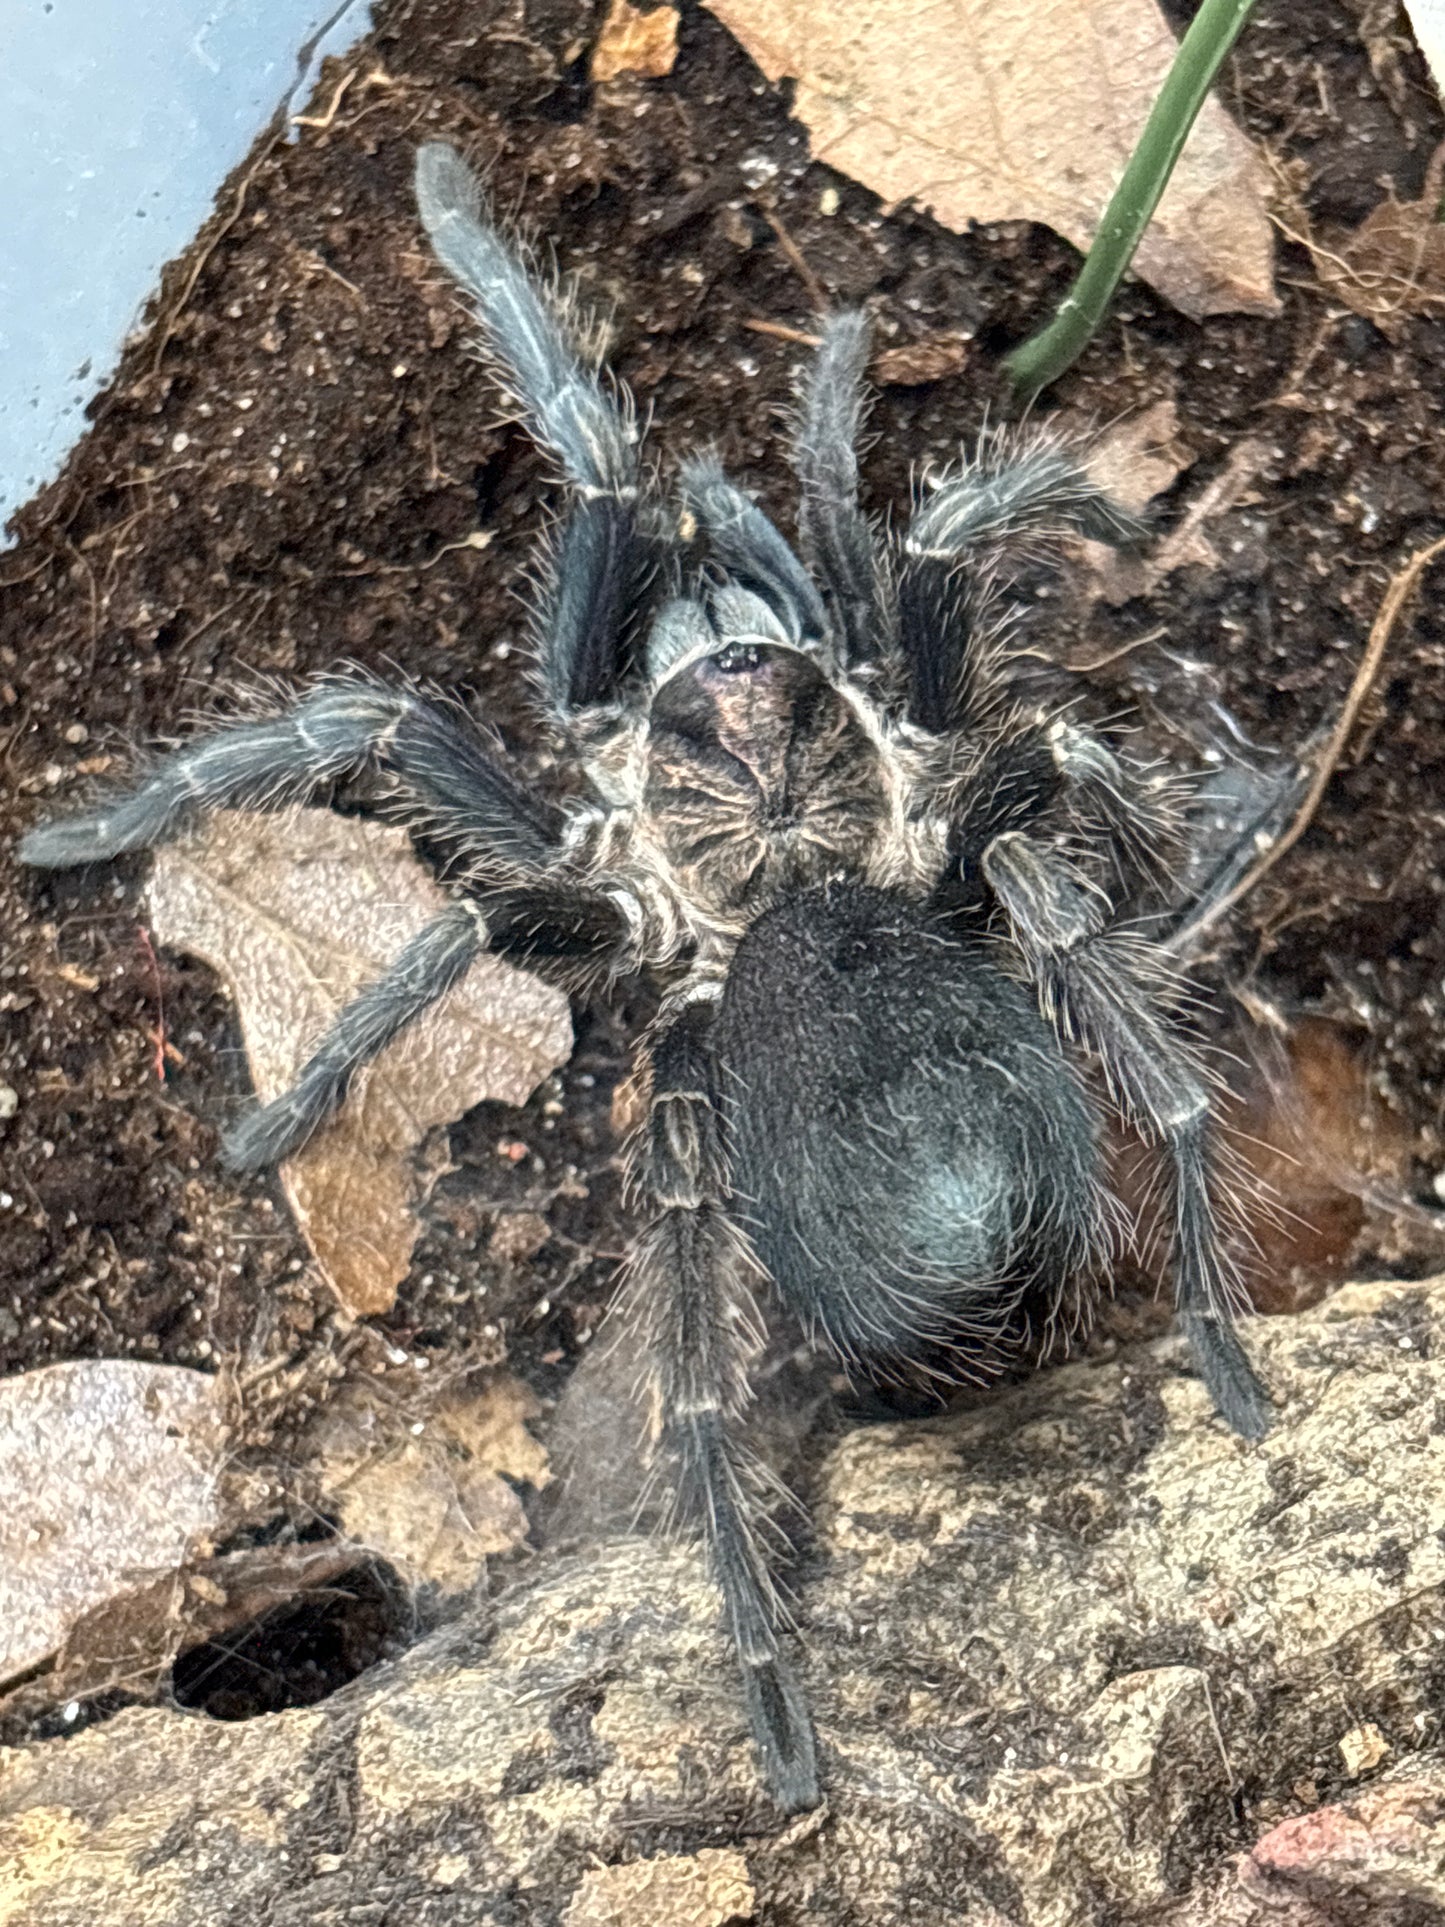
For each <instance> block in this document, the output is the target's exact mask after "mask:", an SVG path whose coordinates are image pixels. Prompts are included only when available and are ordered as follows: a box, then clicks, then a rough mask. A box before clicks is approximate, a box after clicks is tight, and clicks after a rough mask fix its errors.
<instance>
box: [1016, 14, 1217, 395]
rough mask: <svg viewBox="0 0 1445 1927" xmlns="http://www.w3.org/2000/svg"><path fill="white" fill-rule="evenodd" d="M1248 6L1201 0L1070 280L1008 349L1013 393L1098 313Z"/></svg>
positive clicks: (1054, 369) (1054, 363) (1074, 341)
mask: <svg viewBox="0 0 1445 1927" xmlns="http://www.w3.org/2000/svg"><path fill="white" fill-rule="evenodd" d="M1253 6H1254V0H1202V4H1201V6H1200V8H1199V11H1198V13H1196V14H1195V16H1194V18H1193V20H1192V21H1191V22H1190V24H1189V31H1188V32H1187V33H1186V34H1185V36H1184V38H1183V40H1181V41H1180V43H1179V51H1178V53H1177V54H1175V56H1174V64H1173V66H1172V67H1170V69H1169V73H1168V75H1167V77H1166V78H1165V81H1164V85H1163V86H1162V87H1161V88H1160V90H1159V98H1158V99H1157V100H1156V101H1155V103H1154V106H1153V108H1152V110H1151V112H1150V115H1149V118H1148V120H1147V121H1146V122H1145V124H1144V132H1143V133H1142V134H1141V135H1140V136H1139V144H1138V146H1137V147H1136V148H1135V149H1134V152H1133V153H1132V154H1131V155H1130V157H1129V165H1128V166H1127V167H1126V168H1125V169H1124V178H1123V179H1122V180H1121V181H1120V183H1119V185H1118V187H1117V188H1116V189H1115V190H1114V197H1113V199H1112V200H1111V201H1110V202H1109V205H1108V207H1107V208H1106V210H1105V212H1104V218H1103V220H1102V221H1101V222H1100V223H1099V231H1098V233H1097V234H1096V235H1095V236H1094V244H1093V246H1092V247H1091V248H1090V249H1089V254H1088V258H1087V260H1086V261H1085V262H1084V265H1083V267H1082V268H1081V269H1080V270H1079V274H1078V278H1077V280H1076V281H1075V282H1074V285H1073V287H1072V288H1071V289H1070V290H1069V292H1068V294H1067V295H1066V296H1065V298H1064V300H1063V301H1062V302H1061V303H1060V304H1059V311H1058V313H1057V314H1056V315H1055V316H1054V318H1053V320H1052V321H1051V322H1050V323H1049V325H1048V327H1047V328H1043V329H1041V330H1040V332H1039V333H1038V334H1036V335H1031V336H1030V337H1029V339H1028V340H1027V341H1026V342H1024V344H1023V346H1022V347H1020V348H1015V350H1014V351H1013V353H1012V354H1011V355H1010V356H1009V357H1008V359H1007V360H1006V361H1005V363H1004V366H1005V368H1007V370H1008V373H1009V376H1010V378H1011V380H1012V381H1013V384H1014V388H1015V389H1016V390H1017V392H1018V393H1020V394H1022V395H1036V394H1037V393H1038V392H1039V390H1040V389H1041V388H1047V387H1048V385H1049V383H1050V382H1051V381H1057V380H1058V378H1059V376H1060V375H1061V374H1063V372H1064V370H1065V369H1066V368H1068V367H1069V366H1070V365H1071V364H1072V362H1073V361H1074V360H1075V359H1076V357H1077V356H1078V355H1079V353H1080V352H1081V351H1082V349H1083V347H1084V344H1085V342H1087V341H1088V339H1089V337H1090V336H1091V335H1092V334H1093V332H1094V330H1095V329H1096V328H1097V327H1098V325H1099V323H1100V322H1101V321H1102V320H1103V318H1104V311H1105V309H1106V308H1107V307H1108V305H1109V302H1110V301H1111V299H1112V298H1113V294H1114V290H1115V289H1116V288H1117V287H1118V285H1119V282H1120V280H1121V279H1122V278H1123V274H1124V271H1125V269H1126V268H1127V267H1128V265H1129V263H1130V262H1131V261H1132V260H1133V258H1134V250H1135V249H1136V248H1137V247H1138V245H1139V243H1140V241H1141V240H1142V239H1143V236H1144V230H1145V229H1146V228H1147V227H1148V225H1149V223H1150V221H1151V220H1152V219H1153V218H1154V210H1155V208H1156V207H1158V205H1159V197H1160V195H1161V194H1162V193H1163V192H1164V189H1165V188H1166V187H1167V186H1168V184H1169V176H1170V175H1171V174H1172V173H1173V172H1174V165H1175V162H1176V161H1177V160H1178V159H1179V155H1180V152H1181V151H1182V149H1183V146H1184V143H1185V141H1186V140H1188V138H1189V130H1190V128H1191V127H1193V125H1194V121H1195V117H1196V116H1197V115H1198V113H1199V110H1200V108H1201V107H1202V106H1203V105H1204V100H1205V96H1206V95H1207V94H1208V92H1209V90H1210V88H1211V87H1212V86H1213V85H1214V79H1215V76H1216V75H1217V74H1218V72H1219V69H1220V67H1221V66H1222V65H1223V64H1224V57H1225V55H1226V54H1227V53H1228V52H1229V50H1230V48H1231V47H1232V46H1233V45H1234V43H1235V41H1236V40H1237V39H1238V38H1239V34H1240V30H1241V29H1242V28H1243V26H1244V23H1245V21H1246V20H1247V19H1248V18H1249V15H1250V11H1251V9H1252V8H1253Z"/></svg>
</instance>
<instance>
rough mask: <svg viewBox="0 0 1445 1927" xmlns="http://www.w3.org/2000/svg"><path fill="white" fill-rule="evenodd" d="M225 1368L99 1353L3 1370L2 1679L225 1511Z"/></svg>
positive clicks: (176, 1555) (184, 1551)
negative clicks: (14, 1373)
mask: <svg viewBox="0 0 1445 1927" xmlns="http://www.w3.org/2000/svg"><path fill="white" fill-rule="evenodd" d="M227 1438H228V1428H227V1425H226V1421H225V1417H224V1412H223V1394H222V1388H221V1384H220V1381H219V1380H218V1379H215V1378H210V1377H207V1376H206V1375H205V1374H204V1373H201V1372H192V1371H188V1370H186V1369H185V1368H184V1367H183V1366H179V1365H139V1364H134V1363H132V1362H130V1361H129V1360H125V1359H100V1360H92V1361H85V1362H83V1363H74V1364H66V1365H48V1366H46V1367H45V1368H44V1369H43V1370H40V1371H35V1372H24V1373H21V1374H20V1375H19V1376H18V1377H15V1378H8V1379H4V1380H0V1680H3V1679H6V1678H9V1677H10V1676H12V1675H13V1674H15V1673H18V1672H20V1671H21V1670H22V1669H24V1668H26V1667H29V1666H34V1665H36V1664H37V1663H38V1662H39V1661H41V1660H43V1659H45V1658H46V1657H47V1656H48V1655H49V1654H51V1653H53V1652H55V1651H56V1650H57V1648H59V1647H60V1646H61V1645H63V1644H64V1642H65V1640H66V1638H67V1636H68V1634H69V1633H70V1631H71V1629H72V1628H73V1627H74V1626H75V1625H76V1624H77V1623H78V1622H79V1621H80V1620H81V1619H82V1618H83V1617H84V1616H85V1615H86V1614H87V1613H90V1612H93V1611H95V1610H96V1609H97V1608H98V1607H101V1606H103V1605H106V1604H108V1603H109V1602H111V1601H113V1600H115V1599H116V1598H118V1597H119V1596H120V1595H121V1594H124V1593H129V1592H132V1591H135V1590H136V1589H137V1588H138V1587H142V1586H144V1585H146V1584H147V1583H149V1582H152V1581H154V1580H155V1579H156V1578H157V1577H161V1578H163V1579H169V1578H170V1576H172V1575H174V1573H175V1572H176V1570H177V1569H178V1568H179V1567H180V1566H181V1565H183V1564H184V1563H185V1561H186V1558H187V1556H188V1554H189V1553H190V1552H191V1550H192V1549H193V1548H194V1546H195V1544H196V1542H197V1541H198V1540H201V1539H204V1538H206V1537H208V1536H209V1535H210V1534H212V1533H213V1532H214V1531H215V1530H216V1529H217V1527H218V1525H219V1523H220V1510H221V1499H220V1481H221V1473H222V1469H223V1466H224V1463H225V1455H226V1442H227Z"/></svg>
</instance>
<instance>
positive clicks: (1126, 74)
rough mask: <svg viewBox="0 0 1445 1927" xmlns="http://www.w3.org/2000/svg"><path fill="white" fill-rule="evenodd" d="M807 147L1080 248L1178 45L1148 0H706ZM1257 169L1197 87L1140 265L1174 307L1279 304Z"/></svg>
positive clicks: (841, 164)
mask: <svg viewBox="0 0 1445 1927" xmlns="http://www.w3.org/2000/svg"><path fill="white" fill-rule="evenodd" d="M708 5H709V6H710V7H711V9H712V11H713V12H714V13H715V14H717V16H718V18H719V19H720V20H722V22H723V23H724V25H725V26H727V27H728V28H729V29H730V30H731V31H732V32H733V33H734V34H736V35H737V37H738V39H739V40H741V42H742V43H743V45H744V46H745V47H746V48H747V50H748V52H749V53H750V54H751V55H752V57H753V58H754V60H756V61H757V63H758V65H759V66H760V67H761V68H762V69H763V72H764V73H765V74H766V75H767V76H768V78H769V79H770V80H773V81H776V80H779V79H781V78H782V77H783V76H784V75H788V76H790V77H791V78H792V79H794V80H795V81H796V82H797V94H796V97H795V104H794V112H795V113H796V114H797V116H798V118H799V119H800V120H801V121H802V122H803V123H804V124H805V126H807V127H808V129H809V130H810V132H811V133H812V136H813V154H814V157H815V158H816V159H817V160H820V161H825V162H826V163H827V164H828V165H829V166H830V167H836V168H838V169H840V170H841V171H842V172H843V173H845V174H849V175H851V176H852V177H853V179H854V180H857V181H861V182H863V184H864V185H865V186H867V187H870V188H872V189H873V190H874V191H875V192H876V193H878V194H880V195H882V196H883V198H884V199H885V200H886V201H890V202H898V201H910V200H911V201H915V202H917V203H918V204H919V205H920V206H922V207H925V208H927V209H928V210H929V211H930V212H931V213H932V214H933V215H934V216H935V217H936V218H937V219H938V220H940V221H943V222H945V223H946V224H947V225H948V226H950V227H953V228H960V229H961V228H963V227H965V226H966V225H967V224H968V222H970V221H1042V222H1045V223H1046V224H1047V225H1048V226H1049V227H1051V228H1053V229H1054V230H1055V231H1056V232H1057V233H1059V234H1062V235H1064V236H1065V237H1066V238H1067V239H1068V240H1070V241H1072V242H1073V243H1074V245H1075V246H1076V247H1078V248H1085V247H1087V246H1088V243H1089V241H1090V240H1091V239H1092V237H1093V234H1094V230H1095V228H1096V227H1097V225H1098V222H1099V219H1100V217H1101V215H1102V214H1103V211H1104V208H1105V206H1106V205H1107V202H1108V199H1109V196H1110V194H1111V193H1112V191H1113V189H1114V187H1115V185H1116V184H1117V182H1118V179H1119V176H1120V174H1121V173H1122V171H1123V168H1124V164H1125V162H1126V161H1127V159H1128V157H1129V154H1130V153H1131V151H1132V149H1133V147H1134V144H1135V141H1136V139H1137V138H1138V135H1139V133H1140V131H1141V130H1142V128H1143V125H1144V121H1145V119H1146V117H1147V115H1148V112H1149V109H1150V107H1151V106H1152V105H1153V102H1154V98H1155V96H1156V95H1157V93H1158V91H1159V88H1160V86H1161V84H1162V82H1163V80H1164V76H1165V74H1166V73H1167V71H1168V69H1169V65H1170V62H1171V61H1172V60H1173V57H1174V51H1175V41H1174V37H1173V35H1172V34H1171V33H1170V31H1169V29H1168V27H1167V25H1166V24H1165V21H1164V18H1163V16H1162V14H1161V13H1160V12H1159V9H1158V7H1157V6H1156V5H1155V4H1154V0H953V4H952V5H950V6H948V7H946V8H937V7H935V8H931V9H930V8H923V9H921V10H920V8H919V7H917V6H916V5H915V4H914V0H857V4H855V5H853V6H847V7H841V6H818V5H817V4H816V0H708ZM1272 264H1273V240H1272V236H1271V233H1270V224H1269V219H1268V216H1267V214H1266V211H1265V205H1264V171H1263V169H1262V167H1261V165H1260V163H1259V161H1258V160H1257V159H1256V156H1255V154H1254V151H1253V149H1252V148H1251V146H1250V144H1249V142H1248V141H1247V140H1246V139H1245V138H1244V136H1243V135H1242V134H1241V133H1240V132H1239V130H1238V129H1237V128H1236V127H1235V126H1234V124H1233V123H1232V122H1231V121H1230V119H1229V117H1228V115H1227V114H1226V113H1225V112H1224V109H1223V108H1222V107H1221V106H1220V105H1219V104H1218V102H1217V101H1214V100H1209V101H1206V102H1205V105H1204V109H1203V111H1202V112H1201V114H1200V116H1199V118H1198V120H1197V121H1196V122H1195V125H1194V128H1193V131H1192V132H1191V134H1190V136H1189V141H1188V144H1187V145H1186V147H1185V149H1184V152H1183V154H1182V155H1181V157H1180V160H1179V164H1178V166H1177V168H1176V169H1175V172H1174V177H1173V179H1172V180H1171V181H1170V183H1169V187H1168V189H1167V190H1166V192H1165V195H1164V198H1163V200H1162V202H1161V203H1160V206H1159V211H1158V213H1157V214H1156V216H1155V218H1154V221H1153V222H1152V223H1151V225H1150V227H1149V230H1148V232H1147V233H1146V234H1145V236H1144V239H1143V241H1142V243H1141V244H1140V247H1139V251H1138V254H1137V255H1136V256H1135V260H1134V268H1135V271H1136V272H1137V273H1138V274H1140V275H1141V276H1142V277H1143V278H1144V279H1145V280H1146V281H1148V282H1149V283H1150V284H1151V285H1152V286H1153V287H1155V288H1157V289H1158V290H1159V292H1160V293H1161V294H1163V295H1165V296H1166V297H1167V298H1168V299H1169V300H1170V301H1172V302H1173V303H1174V305H1175V306H1176V307H1177V308H1180V309H1182V310H1183V312H1184V313H1185V314H1188V315H1193V316H1195V317H1198V316H1201V315H1206V314H1214V313H1218V312H1219V311H1221V310H1227V309H1243V310H1244V311H1245V312H1247V313H1251V314H1273V313H1275V312H1276V311H1277V309H1278V305H1279V304H1278V302H1277V300H1276V298H1275V293H1274V284H1273V275H1272Z"/></svg>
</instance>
